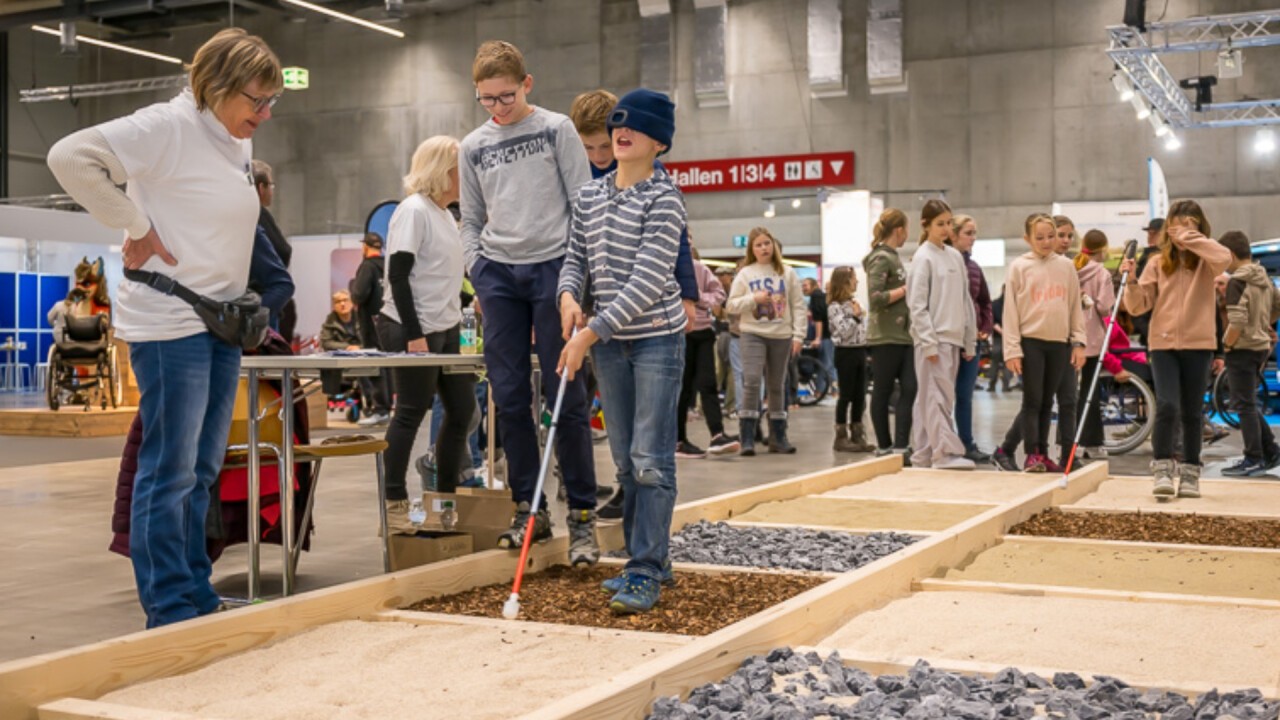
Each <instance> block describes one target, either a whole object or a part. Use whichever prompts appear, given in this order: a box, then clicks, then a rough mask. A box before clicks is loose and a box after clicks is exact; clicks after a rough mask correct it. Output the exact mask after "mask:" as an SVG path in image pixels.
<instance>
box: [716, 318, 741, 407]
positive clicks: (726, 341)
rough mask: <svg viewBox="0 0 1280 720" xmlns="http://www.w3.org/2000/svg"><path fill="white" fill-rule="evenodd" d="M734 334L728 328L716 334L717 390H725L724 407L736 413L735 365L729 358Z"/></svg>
mask: <svg viewBox="0 0 1280 720" xmlns="http://www.w3.org/2000/svg"><path fill="white" fill-rule="evenodd" d="M732 342H733V336H732V335H730V334H729V331H728V330H722V331H720V332H719V333H717V334H716V390H718V391H723V392H724V409H725V411H727V412H733V413H736V412H737V410H738V393H737V388H736V387H734V386H733V365H732V364H731V362H730V358H729V346H730V344H731V343H732Z"/></svg>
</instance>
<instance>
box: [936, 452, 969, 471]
mask: <svg viewBox="0 0 1280 720" xmlns="http://www.w3.org/2000/svg"><path fill="white" fill-rule="evenodd" d="M977 467H978V466H977V465H976V464H975V463H974V462H973V461H972V460H970V459H969V458H967V457H964V456H963V455H955V456H953V457H949V458H945V459H944V460H943V461H942V462H936V463H934V464H933V468H934V469H935V470H973V469H975V468H977Z"/></svg>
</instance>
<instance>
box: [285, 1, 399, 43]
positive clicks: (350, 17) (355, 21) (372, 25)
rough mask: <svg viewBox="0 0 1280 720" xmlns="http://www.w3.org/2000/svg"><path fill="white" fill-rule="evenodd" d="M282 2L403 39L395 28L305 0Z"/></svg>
mask: <svg viewBox="0 0 1280 720" xmlns="http://www.w3.org/2000/svg"><path fill="white" fill-rule="evenodd" d="M282 1H283V2H287V3H289V4H291V5H297V6H298V7H301V8H306V9H308V10H313V11H315V12H318V13H323V14H325V15H328V16H329V17H332V18H337V19H339V20H342V21H344V22H349V23H352V24H355V25H359V26H360V27H365V28H369V29H370V30H377V31H378V32H380V33H386V34H388V35H390V36H392V37H398V38H403V37H404V33H403V32H400V31H399V30H396V29H395V28H389V27H386V26H384V25H379V24H377V23H372V22H369V21H368V20H361V19H360V18H358V17H356V16H354V15H348V14H346V13H340V12H338V11H337V10H330V9H329V8H327V7H322V6H320V5H316V4H314V3H309V2H305V0H282Z"/></svg>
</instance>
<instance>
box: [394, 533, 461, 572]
mask: <svg viewBox="0 0 1280 720" xmlns="http://www.w3.org/2000/svg"><path fill="white" fill-rule="evenodd" d="M472 550H473V546H472V541H471V536H470V535H468V534H466V533H460V532H430V531H422V532H419V533H418V534H417V535H392V536H391V569H392V570H404V569H405V568H411V567H417V566H419V565H426V564H428V563H433V562H440V561H441V560H448V559H449V558H456V557H462V556H463V555H470V554H471V552H472Z"/></svg>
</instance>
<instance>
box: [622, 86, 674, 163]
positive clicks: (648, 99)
mask: <svg viewBox="0 0 1280 720" xmlns="http://www.w3.org/2000/svg"><path fill="white" fill-rule="evenodd" d="M605 126H606V127H608V128H609V130H610V131H611V132H612V130H613V129H614V128H620V127H624V128H630V129H632V130H635V131H637V132H642V133H644V134H645V135H648V136H649V137H651V138H653V139H654V140H655V141H656V142H659V143H662V144H663V145H666V146H667V149H666V150H663V151H662V152H661V153H658V154H659V155H661V154H662V153H665V152H667V151H668V150H670V149H671V140H672V138H673V137H674V136H675V134H676V106H675V103H672V102H671V98H669V97H667V96H666V95H663V94H662V93H660V92H655V91H653V90H649V89H646V88H640V89H638V90H632V91H631V92H629V93H627V94H626V95H623V96H622V99H621V100H619V101H618V104H617V105H615V106H614V108H613V112H612V113H611V114H610V115H609V119H608V120H607V121H606V122H605Z"/></svg>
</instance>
